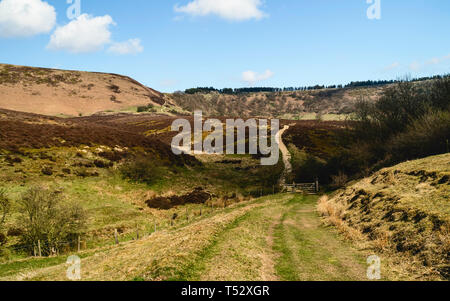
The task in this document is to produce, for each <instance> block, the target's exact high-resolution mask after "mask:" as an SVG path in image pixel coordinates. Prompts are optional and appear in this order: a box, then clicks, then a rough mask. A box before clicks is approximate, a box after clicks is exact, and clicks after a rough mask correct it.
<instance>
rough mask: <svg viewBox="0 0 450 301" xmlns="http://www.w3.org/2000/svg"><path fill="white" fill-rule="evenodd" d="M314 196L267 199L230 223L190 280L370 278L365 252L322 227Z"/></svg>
mask: <svg viewBox="0 0 450 301" xmlns="http://www.w3.org/2000/svg"><path fill="white" fill-rule="evenodd" d="M316 200H317V197H316V196H307V197H303V196H291V197H290V198H288V199H284V200H282V201H275V202H268V203H267V206H264V207H257V208H255V209H253V210H251V211H249V212H247V213H246V214H245V215H244V216H241V217H240V218H239V219H237V220H236V221H235V222H233V224H231V225H229V226H228V227H227V229H225V230H224V231H223V232H222V233H221V234H220V235H219V236H218V237H217V239H216V240H215V242H214V243H213V244H212V245H211V246H210V247H209V248H208V249H207V250H206V252H205V253H204V257H203V259H202V260H201V261H198V262H197V263H196V265H195V266H194V267H193V272H192V274H191V277H190V278H189V279H188V280H212V281H228V280H239V281H274V280H289V281H304V280H320V281H322V280H323V281H325V280H355V281H357V280H366V278H364V277H365V269H366V267H365V265H364V260H363V256H362V255H361V254H360V253H359V252H358V251H357V250H356V249H354V248H353V247H351V246H350V245H349V244H348V243H346V242H344V241H342V240H341V239H340V238H339V237H338V234H337V233H336V231H335V230H334V229H332V228H327V227H324V226H323V225H322V223H321V221H320V218H319V216H318V215H317V213H316V211H315V204H316Z"/></svg>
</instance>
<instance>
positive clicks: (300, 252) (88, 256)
mask: <svg viewBox="0 0 450 301" xmlns="http://www.w3.org/2000/svg"><path fill="white" fill-rule="evenodd" d="M316 204H317V197H316V196H301V195H291V194H289V195H288V194H281V195H275V196H269V197H265V198H261V199H257V200H255V201H250V202H245V203H241V204H235V205H233V206H231V207H229V208H226V209H216V210H213V211H210V212H206V213H204V215H203V216H202V217H201V218H198V219H196V220H192V221H191V222H190V223H187V224H185V225H183V226H180V227H178V228H173V229H166V230H163V231H160V232H156V233H154V234H153V235H151V236H148V237H146V238H143V239H141V240H139V241H132V242H126V243H123V244H121V245H119V246H117V247H115V246H109V247H105V248H103V249H98V250H95V251H93V250H91V251H89V253H84V254H79V255H80V257H82V262H81V273H82V280H268V281H271V280H301V281H303V280H355V281H365V280H368V279H367V278H366V269H367V265H366V263H365V261H366V260H365V259H366V257H367V254H365V253H364V252H363V251H361V250H357V249H355V248H354V247H352V246H351V245H350V244H349V243H347V242H345V241H344V240H342V239H341V238H340V236H339V235H338V233H337V231H336V230H335V229H334V228H331V227H325V226H324V225H323V224H322V222H321V220H320V217H319V215H318V214H317V212H316ZM31 260H33V261H36V262H37V261H39V260H41V261H42V260H44V259H31ZM45 260H48V261H51V262H46V263H45V262H44V263H42V262H41V264H40V265H39V264H32V263H30V268H29V269H28V270H27V269H24V267H21V269H20V274H14V273H10V274H9V275H8V276H6V277H4V278H3V279H4V280H66V279H67V278H66V271H67V268H68V265H66V264H65V260H64V259H63V258H61V259H60V260H58V259H57V258H56V259H55V258H53V259H51V258H50V259H45ZM16 264H17V263H16ZM52 265H53V266H52ZM2 268H3V270H4V269H5V268H6V269H7V268H8V266H7V264H6V265H4V266H3V267H2ZM10 268H11V269H12V270H14V267H10ZM10 272H12V271H10Z"/></svg>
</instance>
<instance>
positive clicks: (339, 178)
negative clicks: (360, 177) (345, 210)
mask: <svg viewBox="0 0 450 301" xmlns="http://www.w3.org/2000/svg"><path fill="white" fill-rule="evenodd" d="M331 180H332V182H331V186H332V187H333V188H336V189H339V188H342V187H345V185H346V184H347V182H348V177H347V175H346V174H345V173H343V172H339V174H338V175H336V176H331Z"/></svg>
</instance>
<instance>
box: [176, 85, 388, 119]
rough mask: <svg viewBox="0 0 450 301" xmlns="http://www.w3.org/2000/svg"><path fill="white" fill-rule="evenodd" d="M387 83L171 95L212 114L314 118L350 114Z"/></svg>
mask: <svg viewBox="0 0 450 301" xmlns="http://www.w3.org/2000/svg"><path fill="white" fill-rule="evenodd" d="M382 92H383V87H356V88H342V89H323V90H313V91H295V92H260V93H241V94H233V95H227V94H220V93H217V92H211V93H197V94H185V93H174V94H170V95H168V97H169V98H170V99H171V102H172V103H173V104H175V105H177V106H179V107H181V108H182V109H184V110H186V111H189V112H193V111H194V110H202V111H203V112H205V114H206V115H210V116H243V117H250V116H265V117H276V118H283V119H311V118H315V117H316V116H315V114H317V113H320V114H324V115H327V114H328V115H330V114H331V115H346V114H350V113H352V112H353V111H354V105H355V103H356V102H357V101H358V100H360V99H361V98H365V99H369V100H371V101H376V100H377V99H378V98H379V97H380V95H381V94H382Z"/></svg>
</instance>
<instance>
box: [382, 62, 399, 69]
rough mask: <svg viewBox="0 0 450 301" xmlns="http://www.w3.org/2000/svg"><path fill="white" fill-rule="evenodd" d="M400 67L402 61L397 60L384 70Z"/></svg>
mask: <svg viewBox="0 0 450 301" xmlns="http://www.w3.org/2000/svg"><path fill="white" fill-rule="evenodd" d="M398 67H400V63H399V62H395V63H392V64H390V65H389V66H386V67H385V68H384V71H391V70H394V69H397V68H398Z"/></svg>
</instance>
